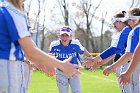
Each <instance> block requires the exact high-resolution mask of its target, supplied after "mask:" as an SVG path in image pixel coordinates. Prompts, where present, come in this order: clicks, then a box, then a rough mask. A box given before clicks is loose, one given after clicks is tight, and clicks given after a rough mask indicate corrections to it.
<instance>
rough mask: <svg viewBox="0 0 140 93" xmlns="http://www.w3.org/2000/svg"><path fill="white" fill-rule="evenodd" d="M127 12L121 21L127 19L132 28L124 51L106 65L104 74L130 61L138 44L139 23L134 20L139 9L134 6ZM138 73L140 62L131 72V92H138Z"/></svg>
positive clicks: (136, 18) (139, 14)
mask: <svg viewBox="0 0 140 93" xmlns="http://www.w3.org/2000/svg"><path fill="white" fill-rule="evenodd" d="M128 13H129V14H128V15H127V16H126V18H124V19H123V20H122V21H128V24H129V25H130V26H131V27H132V28H133V29H132V31H131V32H130V34H129V36H128V41H127V47H126V51H125V52H126V53H125V54H124V55H123V56H122V57H121V58H120V59H119V61H117V62H116V63H114V64H113V65H111V66H109V67H107V68H106V69H105V71H104V72H105V74H109V73H110V70H111V68H113V69H115V68H117V67H118V66H120V65H122V64H124V63H126V62H127V61H130V60H131V58H132V55H133V52H134V50H135V48H136V46H137V44H138V41H139V30H140V25H137V26H135V22H136V21H137V20H138V18H140V9H139V8H134V9H132V10H130V11H129V12H128ZM139 73H140V64H139V66H138V67H137V69H136V70H135V72H134V73H133V76H132V81H131V90H132V93H140V89H139V83H140V82H139Z"/></svg>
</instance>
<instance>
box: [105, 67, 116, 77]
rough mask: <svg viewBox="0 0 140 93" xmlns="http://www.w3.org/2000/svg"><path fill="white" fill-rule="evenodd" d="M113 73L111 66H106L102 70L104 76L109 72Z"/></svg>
mask: <svg viewBox="0 0 140 93" xmlns="http://www.w3.org/2000/svg"><path fill="white" fill-rule="evenodd" d="M113 71H114V69H113V67H112V66H107V67H106V68H105V69H104V71H103V74H104V75H106V76H108V75H109V74H110V73H111V72H113Z"/></svg>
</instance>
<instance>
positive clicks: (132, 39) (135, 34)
mask: <svg viewBox="0 0 140 93" xmlns="http://www.w3.org/2000/svg"><path fill="white" fill-rule="evenodd" d="M139 34H140V24H139V25H137V26H135V27H134V28H133V29H132V31H131V32H130V34H129V36H128V42H127V47H126V52H130V53H134V51H135V48H136V46H137V44H138V42H139V37H140V36H139Z"/></svg>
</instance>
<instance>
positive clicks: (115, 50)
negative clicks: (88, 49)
mask: <svg viewBox="0 0 140 93" xmlns="http://www.w3.org/2000/svg"><path fill="white" fill-rule="evenodd" d="M130 31H131V28H130V27H128V26H126V27H124V28H123V29H122V31H120V32H118V33H117V34H116V35H115V36H114V37H113V39H112V42H111V46H110V47H109V48H107V49H106V50H105V51H103V52H102V53H101V54H100V57H101V58H102V59H106V58H108V57H110V56H112V55H114V54H120V55H122V54H123V53H124V51H125V47H126V44H127V38H128V35H129V33H130Z"/></svg>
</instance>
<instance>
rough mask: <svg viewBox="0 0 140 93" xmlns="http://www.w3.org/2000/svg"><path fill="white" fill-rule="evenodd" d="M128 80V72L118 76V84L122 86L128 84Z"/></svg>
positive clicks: (129, 77)
mask: <svg viewBox="0 0 140 93" xmlns="http://www.w3.org/2000/svg"><path fill="white" fill-rule="evenodd" d="M130 79H131V74H129V73H128V72H124V73H122V74H121V75H120V76H119V82H120V84H122V85H126V84H129V83H130Z"/></svg>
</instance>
